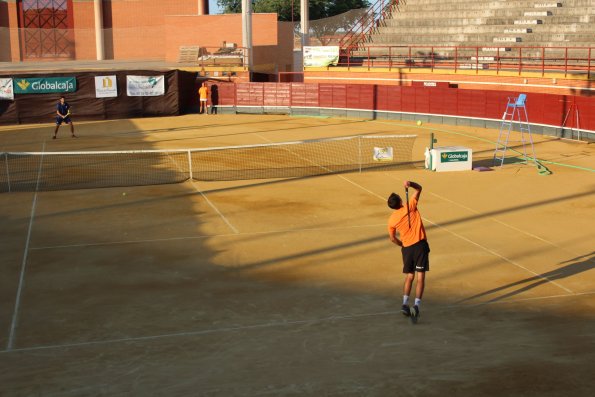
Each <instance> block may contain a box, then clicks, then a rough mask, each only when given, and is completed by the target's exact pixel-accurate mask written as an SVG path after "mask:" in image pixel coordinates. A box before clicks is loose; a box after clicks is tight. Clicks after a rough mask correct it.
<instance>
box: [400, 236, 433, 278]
mask: <svg viewBox="0 0 595 397" xmlns="http://www.w3.org/2000/svg"><path fill="white" fill-rule="evenodd" d="M401 253H402V254H403V273H414V272H429V271H430V258H429V256H430V246H429V245H428V242H427V241H426V240H421V241H418V242H417V243H415V244H413V245H410V246H409V247H403V248H402V249H401Z"/></svg>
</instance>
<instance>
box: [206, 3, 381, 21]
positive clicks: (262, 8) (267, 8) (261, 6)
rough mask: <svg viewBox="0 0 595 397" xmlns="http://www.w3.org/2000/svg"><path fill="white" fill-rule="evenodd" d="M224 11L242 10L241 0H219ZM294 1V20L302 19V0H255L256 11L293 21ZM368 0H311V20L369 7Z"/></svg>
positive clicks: (282, 19) (237, 11)
mask: <svg viewBox="0 0 595 397" xmlns="http://www.w3.org/2000/svg"><path fill="white" fill-rule="evenodd" d="M217 3H218V4H219V6H220V7H221V8H222V9H223V12H224V13H240V12H242V1H241V0H217ZM292 3H293V20H294V21H299V20H300V0H293V2H292V0H254V1H253V4H254V7H253V11H254V12H262V13H264V12H276V13H277V14H278V15H279V20H280V21H291V20H292V15H291V5H292ZM369 6H370V3H369V2H368V0H310V1H309V7H308V8H309V14H310V20H315V19H321V18H328V17H332V16H335V15H338V14H342V13H344V12H346V11H349V10H353V9H358V8H365V7H369Z"/></svg>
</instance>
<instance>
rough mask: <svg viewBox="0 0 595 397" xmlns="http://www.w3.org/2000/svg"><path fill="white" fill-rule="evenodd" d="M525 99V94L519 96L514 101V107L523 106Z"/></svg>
mask: <svg viewBox="0 0 595 397" xmlns="http://www.w3.org/2000/svg"><path fill="white" fill-rule="evenodd" d="M526 99H527V94H520V95H519V97H518V98H517V99H516V103H515V106H525V100H526Z"/></svg>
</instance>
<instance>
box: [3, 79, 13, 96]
mask: <svg viewBox="0 0 595 397" xmlns="http://www.w3.org/2000/svg"><path fill="white" fill-rule="evenodd" d="M0 99H8V100H11V101H13V100H14V90H13V88H12V79H5V78H0Z"/></svg>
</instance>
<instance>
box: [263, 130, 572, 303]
mask: <svg viewBox="0 0 595 397" xmlns="http://www.w3.org/2000/svg"><path fill="white" fill-rule="evenodd" d="M256 135H257V136H259V137H260V138H262V139H263V140H265V141H269V142H270V140H269V139H267V138H265V137H263V136H262V135H260V134H256ZM386 175H388V176H389V177H391V178H393V179H397V178H395V177H394V176H392V175H390V174H386ZM336 176H338V177H339V178H341V179H343V180H344V181H347V182H349V183H351V184H352V185H354V186H356V187H358V188H360V189H362V190H364V191H366V192H368V193H370V194H371V195H373V196H376V197H378V198H379V199H381V200H383V201H384V200H386V198H385V197H382V196H380V195H378V194H376V193H375V192H373V191H371V190H369V189H367V188H365V187H363V186H361V185H360V184H358V183H356V182H354V181H352V180H350V179H348V178H347V177H345V176H343V175H336ZM422 219H423V220H424V221H426V222H428V223H431V224H432V225H434V226H436V227H438V228H440V229H443V230H444V231H446V232H448V233H450V234H452V235H453V236H455V237H458V238H459V239H461V240H464V241H467V242H468V243H470V244H473V245H475V246H476V247H479V248H481V249H483V250H484V251H486V252H489V253H490V254H492V255H495V256H497V257H499V258H500V259H502V260H504V261H506V262H508V263H510V264H512V265H514V266H517V267H519V268H521V269H523V270H525V271H527V272H529V273H531V274H533V275H534V276H537V277H539V278H541V279H544V280H547V281H548V282H550V283H552V284H554V285H555V286H557V287H558V288H561V289H563V290H564V291H566V292H568V293H573V291H572V290H570V289H568V288H566V287H564V286H563V285H561V284H559V283H557V282H555V281H554V280H551V279H550V278H548V277H545V276H543V275H541V274H538V273H536V272H534V271H533V270H531V269H528V268H526V267H524V266H523V265H521V264H519V263H517V262H515V261H513V260H512V259H509V258H507V257H505V256H504V255H501V254H499V253H497V252H496V251H494V250H492V249H489V248H487V247H484V246H483V245H481V244H479V243H476V242H475V241H472V240H470V239H468V238H467V237H464V236H462V235H460V234H458V233H455V232H453V231H451V230H449V229H447V228H446V227H444V226H441V225H440V224H438V223H436V222H433V221H431V220H430V219H428V218H425V217H422Z"/></svg>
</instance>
